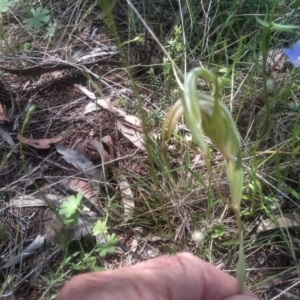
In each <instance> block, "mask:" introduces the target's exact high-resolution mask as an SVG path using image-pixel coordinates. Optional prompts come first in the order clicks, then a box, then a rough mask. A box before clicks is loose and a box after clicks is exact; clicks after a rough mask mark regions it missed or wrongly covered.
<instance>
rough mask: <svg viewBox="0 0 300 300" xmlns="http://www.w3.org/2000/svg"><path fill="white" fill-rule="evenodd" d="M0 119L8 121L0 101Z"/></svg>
mask: <svg viewBox="0 0 300 300" xmlns="http://www.w3.org/2000/svg"><path fill="white" fill-rule="evenodd" d="M0 121H7V122H10V120H9V119H8V118H7V117H6V115H5V112H4V109H3V106H2V103H1V102H0Z"/></svg>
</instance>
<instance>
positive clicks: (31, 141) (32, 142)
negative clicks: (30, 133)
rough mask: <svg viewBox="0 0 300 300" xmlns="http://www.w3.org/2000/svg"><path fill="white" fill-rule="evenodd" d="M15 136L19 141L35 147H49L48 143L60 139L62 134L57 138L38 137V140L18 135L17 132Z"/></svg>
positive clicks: (53, 142) (56, 141)
mask: <svg viewBox="0 0 300 300" xmlns="http://www.w3.org/2000/svg"><path fill="white" fill-rule="evenodd" d="M17 137H18V140H19V141H20V142H21V143H24V144H26V145H29V146H32V147H34V148H36V149H48V148H50V144H55V143H58V142H60V141H61V140H62V136H59V137H57V138H52V139H38V140H34V139H28V138H25V137H23V136H20V135H19V134H18V136H17Z"/></svg>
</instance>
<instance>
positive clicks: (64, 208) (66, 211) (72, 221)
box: [59, 194, 83, 227]
mask: <svg viewBox="0 0 300 300" xmlns="http://www.w3.org/2000/svg"><path fill="white" fill-rule="evenodd" d="M81 200H82V195H81V194H77V195H76V197H75V196H73V195H72V196H69V197H68V200H67V201H64V202H63V203H62V204H61V205H60V207H59V214H60V215H63V216H64V218H63V222H64V224H68V225H70V226H72V227H73V226H75V225H76V224H77V222H78V218H79V213H80V210H82V208H83V205H82V201H81Z"/></svg>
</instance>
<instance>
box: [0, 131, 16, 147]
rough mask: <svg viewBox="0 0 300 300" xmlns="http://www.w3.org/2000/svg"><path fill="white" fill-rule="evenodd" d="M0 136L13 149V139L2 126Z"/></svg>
mask: <svg viewBox="0 0 300 300" xmlns="http://www.w3.org/2000/svg"><path fill="white" fill-rule="evenodd" d="M0 136H1V137H2V139H3V140H4V141H5V142H6V143H7V144H8V145H9V146H10V148H11V149H13V148H14V147H15V146H16V144H15V142H14V141H13V139H12V137H11V136H10V135H9V134H8V133H7V132H6V131H5V130H3V129H2V128H0Z"/></svg>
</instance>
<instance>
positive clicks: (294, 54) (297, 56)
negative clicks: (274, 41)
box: [283, 41, 300, 68]
mask: <svg viewBox="0 0 300 300" xmlns="http://www.w3.org/2000/svg"><path fill="white" fill-rule="evenodd" d="M283 51H284V53H285V54H286V56H287V57H288V58H289V59H290V61H291V63H292V64H293V66H294V67H296V68H297V67H300V41H298V42H296V43H295V44H294V45H293V46H292V48H283Z"/></svg>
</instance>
